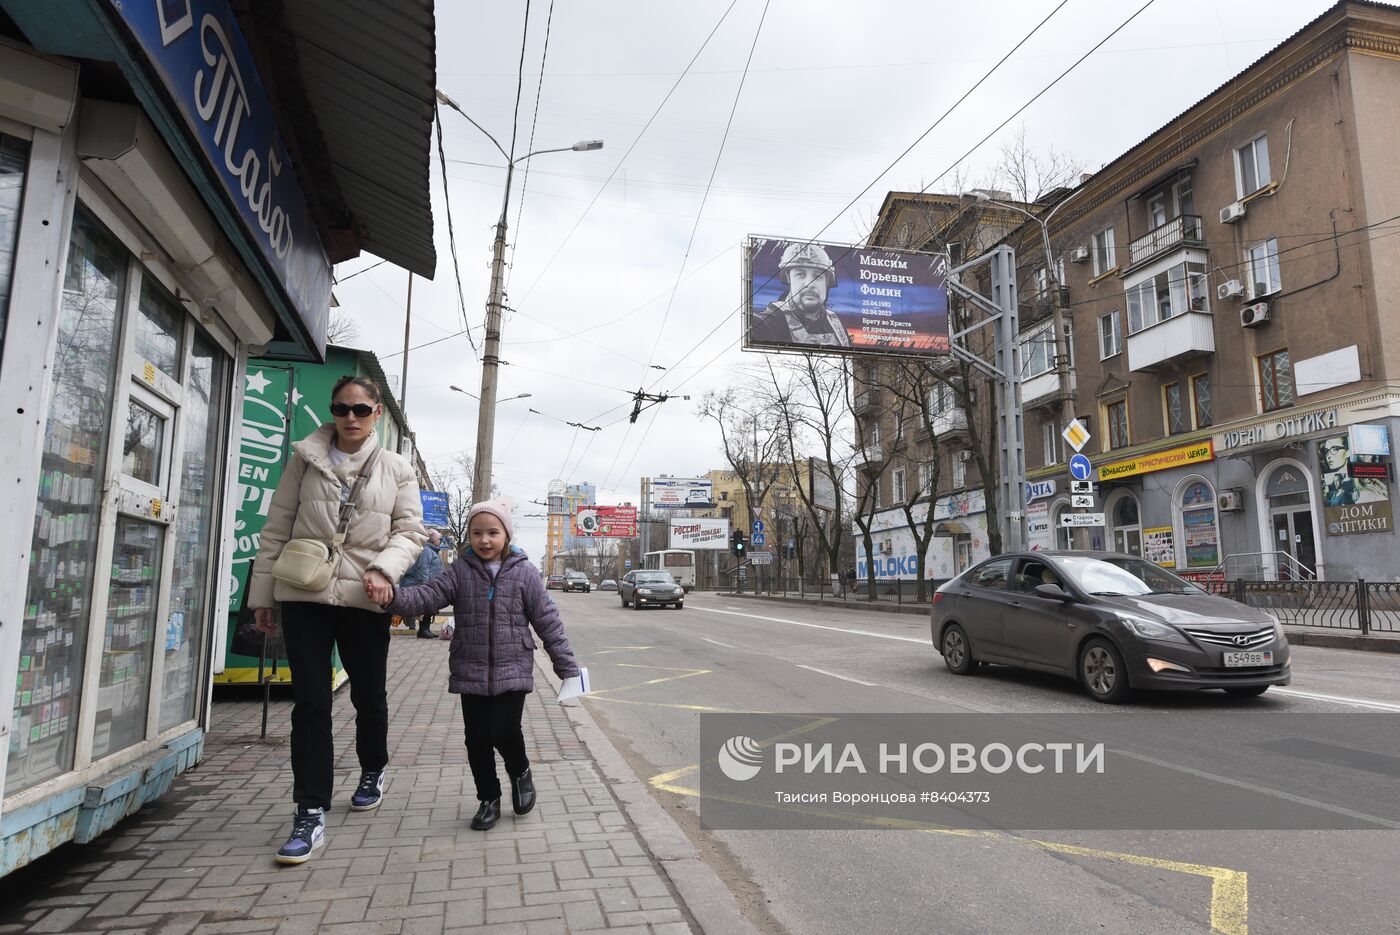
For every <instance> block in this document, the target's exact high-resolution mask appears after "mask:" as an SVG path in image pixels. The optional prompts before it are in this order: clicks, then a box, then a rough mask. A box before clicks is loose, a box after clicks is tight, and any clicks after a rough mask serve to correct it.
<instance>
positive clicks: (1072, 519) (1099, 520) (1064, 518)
mask: <svg viewBox="0 0 1400 935" xmlns="http://www.w3.org/2000/svg"><path fill="white" fill-rule="evenodd" d="M1103 524H1104V522H1103V514H1102V513H1061V514H1060V526H1061V527H1062V528H1066V529H1077V528H1079V527H1081V526H1102V525H1103Z"/></svg>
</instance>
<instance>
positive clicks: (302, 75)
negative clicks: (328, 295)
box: [249, 0, 437, 278]
mask: <svg viewBox="0 0 1400 935" xmlns="http://www.w3.org/2000/svg"><path fill="white" fill-rule="evenodd" d="M249 15H250V17H251V19H252V22H253V24H254V29H255V30H256V32H257V34H258V37H259V40H260V41H261V42H262V43H265V44H266V46H267V47H269V48H279V49H280V48H285V49H286V50H287V52H288V53H289V54H287V55H274V56H271V57H270V58H271V61H269V62H268V63H267V64H266V65H265V66H264V67H269V68H271V70H272V71H273V72H274V73H275V77H276V80H277V82H278V91H277V92H276V93H277V97H278V100H279V104H280V105H281V106H282V108H283V113H282V115H281V116H282V118H283V126H284V132H285V133H287V135H288V136H289V137H290V138H292V139H294V140H295V141H296V143H295V144H294V145H295V146H296V147H297V149H298V152H297V153H296V158H297V159H298V161H299V164H300V168H301V173H300V174H301V177H302V185H303V186H304V187H305V188H306V189H307V195H308V199H309V200H310V201H311V202H312V210H313V212H316V213H317V214H318V215H319V217H318V220H319V221H320V223H321V227H322V230H323V231H325V232H326V241H327V242H326V252H327V254H328V255H329V258H330V260H331V262H332V263H335V262H339V261H340V260H342V259H348V258H350V257H351V256H354V255H355V253H356V252H358V249H363V250H365V251H367V252H369V253H373V254H375V255H376V256H379V257H383V258H384V259H386V260H388V261H389V262H391V263H395V264H397V265H399V266H402V267H403V268H404V269H407V270H410V271H412V272H414V273H417V274H418V275H420V276H424V277H427V278H431V277H432V275H433V272H434V269H435V267H436V265H437V254H436V251H435V250H434V247H433V212H432V201H431V198H430V193H429V175H430V170H431V166H432V161H431V152H432V151H431V134H432V126H433V101H434V91H435V87H436V52H435V49H436V46H435V39H434V24H433V2H432V0H278V2H272V0H254V2H252V3H250V4H249ZM289 84H290V85H292V87H289V86H288V85H289ZM296 85H299V88H298V87H295V86H296ZM317 136H319V139H317V138H316V137H317ZM318 150H319V152H318Z"/></svg>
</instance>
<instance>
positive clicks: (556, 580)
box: [544, 575, 564, 591]
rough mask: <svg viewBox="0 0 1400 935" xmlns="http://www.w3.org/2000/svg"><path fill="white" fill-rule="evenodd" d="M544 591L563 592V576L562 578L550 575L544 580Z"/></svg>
mask: <svg viewBox="0 0 1400 935" xmlns="http://www.w3.org/2000/svg"><path fill="white" fill-rule="evenodd" d="M544 589H545V590H546V591H562V590H564V576H563V575H550V576H549V577H548V578H546V579H544Z"/></svg>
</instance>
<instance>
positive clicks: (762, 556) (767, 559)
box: [749, 552, 773, 565]
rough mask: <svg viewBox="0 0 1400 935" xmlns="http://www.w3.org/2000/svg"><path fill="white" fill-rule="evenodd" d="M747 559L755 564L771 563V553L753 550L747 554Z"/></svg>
mask: <svg viewBox="0 0 1400 935" xmlns="http://www.w3.org/2000/svg"><path fill="white" fill-rule="evenodd" d="M749 561H750V562H752V563H753V564H755V565H771V564H773V553H772V552H754V553H752V554H750V555H749Z"/></svg>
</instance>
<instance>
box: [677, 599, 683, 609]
mask: <svg viewBox="0 0 1400 935" xmlns="http://www.w3.org/2000/svg"><path fill="white" fill-rule="evenodd" d="M676 610H685V601H676Z"/></svg>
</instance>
